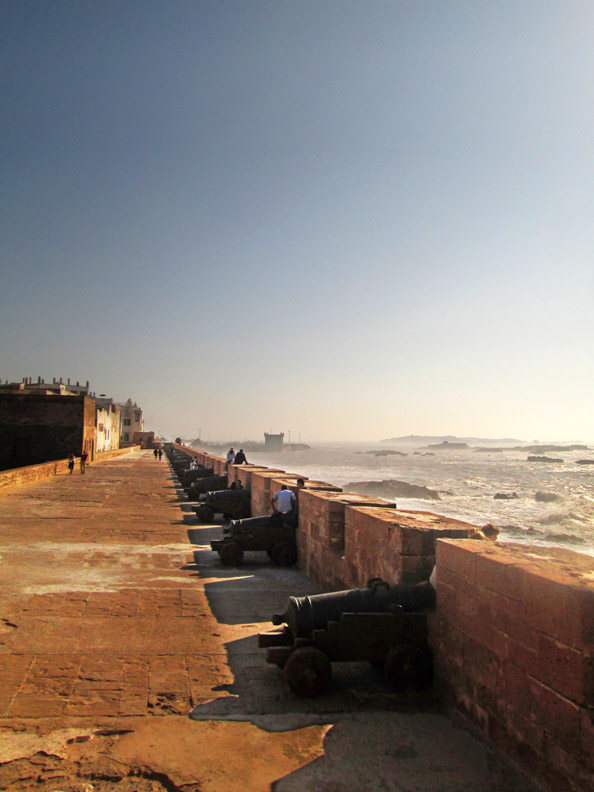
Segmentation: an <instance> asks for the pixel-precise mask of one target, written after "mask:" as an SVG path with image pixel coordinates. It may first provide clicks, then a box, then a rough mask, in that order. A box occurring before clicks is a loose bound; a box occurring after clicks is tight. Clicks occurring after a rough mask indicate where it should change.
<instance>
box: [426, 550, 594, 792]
mask: <svg viewBox="0 0 594 792" xmlns="http://www.w3.org/2000/svg"><path fill="white" fill-rule="evenodd" d="M435 630H436V636H435V647H434V648H435V659H436V667H437V674H438V679H439V682H440V684H441V685H442V687H443V689H444V692H445V693H446V695H447V696H448V699H449V701H450V703H451V705H452V707H453V709H454V710H455V711H456V712H458V713H459V714H461V715H462V716H463V717H464V718H465V719H466V720H468V721H470V722H471V723H472V724H474V726H475V727H476V728H477V729H479V730H480V732H481V733H482V734H483V736H484V737H485V738H487V739H489V740H490V741H492V742H493V743H495V744H496V745H497V746H498V747H499V748H501V749H502V750H503V751H505V752H506V753H507V754H508V755H510V756H511V757H512V758H513V759H514V760H515V761H516V762H518V763H519V764H520V765H521V766H522V767H523V768H524V769H525V770H527V771H528V772H529V773H530V774H531V775H533V776H535V777H536V778H537V779H538V781H539V782H540V783H541V784H542V785H543V786H545V787H546V788H549V789H552V790H559V789H564V790H572V792H578V790H579V792H584V791H585V790H593V789H594V558H593V557H591V556H587V555H583V554H581V553H574V552H572V551H569V550H562V549H559V548H540V547H527V546H525V545H513V544H499V543H497V544H491V543H488V544H487V543H482V542H474V541H472V540H466V541H450V540H446V541H439V542H438V543H437V610H436V620H435Z"/></svg>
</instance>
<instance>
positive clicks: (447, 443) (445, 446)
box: [427, 440, 468, 451]
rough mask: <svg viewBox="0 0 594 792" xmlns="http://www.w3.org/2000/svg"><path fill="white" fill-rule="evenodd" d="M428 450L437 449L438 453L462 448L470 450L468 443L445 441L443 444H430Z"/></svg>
mask: <svg viewBox="0 0 594 792" xmlns="http://www.w3.org/2000/svg"><path fill="white" fill-rule="evenodd" d="M427 448H435V449H437V450H438V451H457V450H459V449H461V448H468V443H450V441H449V440H444V441H443V442H442V443H430V444H429V445H428V446H427Z"/></svg>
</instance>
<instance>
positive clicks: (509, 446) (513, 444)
mask: <svg viewBox="0 0 594 792" xmlns="http://www.w3.org/2000/svg"><path fill="white" fill-rule="evenodd" d="M380 443H390V444H391V445H401V446H416V447H419V446H422V447H425V448H431V449H433V450H438V451H441V450H446V451H452V450H464V449H471V450H472V451H481V452H483V453H484V452H501V451H526V452H528V453H532V454H534V453H536V454H546V453H550V452H551V451H588V450H589V447H588V446H587V445H585V444H583V443H537V442H534V443H532V444H531V445H529V444H527V443H524V444H523V443H522V441H521V440H517V439H516V438H513V437H504V438H501V439H498V440H495V439H493V438H485V437H456V436H455V435H445V436H441V437H439V436H438V437H433V436H432V435H406V437H391V438H388V439H386V440H380ZM473 446H474V447H473Z"/></svg>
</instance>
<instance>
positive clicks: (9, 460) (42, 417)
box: [0, 393, 95, 470]
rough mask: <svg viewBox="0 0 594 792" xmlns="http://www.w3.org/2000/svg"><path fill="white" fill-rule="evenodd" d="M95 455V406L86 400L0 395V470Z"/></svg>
mask: <svg viewBox="0 0 594 792" xmlns="http://www.w3.org/2000/svg"><path fill="white" fill-rule="evenodd" d="M83 448H86V450H87V452H88V453H89V455H90V458H91V459H92V458H93V455H94V452H95V402H94V401H93V399H90V398H89V397H87V396H55V395H46V394H37V393H19V394H15V393H0V470H8V469H11V468H15V467H23V466H25V465H27V466H28V465H37V464H40V463H42V462H50V461H55V460H59V459H64V458H65V457H67V456H68V454H70V453H73V454H76V455H80V453H81V451H82V450H83Z"/></svg>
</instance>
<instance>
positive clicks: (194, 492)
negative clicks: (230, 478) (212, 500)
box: [186, 476, 227, 500]
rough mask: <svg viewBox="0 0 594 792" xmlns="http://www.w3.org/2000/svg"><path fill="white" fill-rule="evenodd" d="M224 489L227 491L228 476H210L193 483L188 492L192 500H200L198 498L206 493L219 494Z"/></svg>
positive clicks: (187, 489)
mask: <svg viewBox="0 0 594 792" xmlns="http://www.w3.org/2000/svg"><path fill="white" fill-rule="evenodd" d="M224 489H227V476H209V477H208V478H199V479H197V480H196V481H192V482H191V483H190V484H189V486H188V487H187V488H186V492H187V493H188V497H189V498H190V500H198V496H199V495H203V494H204V493H206V492H218V491H219V490H224Z"/></svg>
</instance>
